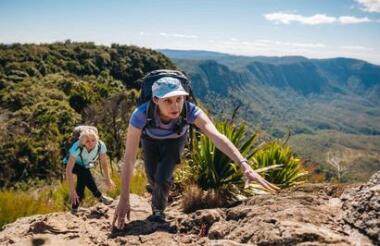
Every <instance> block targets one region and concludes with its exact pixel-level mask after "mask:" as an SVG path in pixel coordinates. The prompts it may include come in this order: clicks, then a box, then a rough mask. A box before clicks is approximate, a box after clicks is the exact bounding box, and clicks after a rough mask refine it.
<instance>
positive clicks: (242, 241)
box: [0, 172, 380, 245]
mask: <svg viewBox="0 0 380 246" xmlns="http://www.w3.org/2000/svg"><path fill="white" fill-rule="evenodd" d="M116 204H117V201H115V202H114V203H113V204H112V205H111V206H109V207H107V206H105V205H102V204H100V205H97V206H94V207H91V208H88V209H87V208H82V209H81V210H80V211H79V212H78V214H76V215H73V214H71V213H68V212H62V213H54V214H48V215H37V216H32V217H27V218H22V219H19V220H17V221H16V222H14V223H12V224H9V225H7V226H5V228H4V230H3V231H1V232H0V245H120V244H127V245H140V244H144V245H380V172H378V173H376V174H375V175H374V176H373V177H372V178H371V180H370V181H369V182H368V183H367V184H362V185H351V186H337V185H328V184H307V185H303V186H300V187H296V188H291V189H286V190H282V191H281V192H280V193H278V194H272V195H258V196H256V197H253V198H250V199H247V200H246V201H244V202H242V203H241V204H239V205H237V206H235V207H231V208H218V209H204V210H198V211H196V212H194V213H190V214H185V213H183V212H181V209H180V206H179V203H178V202H174V203H173V204H171V206H170V207H169V209H168V211H167V217H168V223H165V224H158V223H153V222H150V221H148V220H146V218H147V217H148V216H149V215H150V204H149V200H148V199H147V198H144V197H139V196H132V197H131V204H132V207H133V212H132V214H131V221H127V225H126V228H125V229H124V230H121V231H120V230H115V229H112V228H111V220H112V216H113V213H114V209H115V207H116Z"/></svg>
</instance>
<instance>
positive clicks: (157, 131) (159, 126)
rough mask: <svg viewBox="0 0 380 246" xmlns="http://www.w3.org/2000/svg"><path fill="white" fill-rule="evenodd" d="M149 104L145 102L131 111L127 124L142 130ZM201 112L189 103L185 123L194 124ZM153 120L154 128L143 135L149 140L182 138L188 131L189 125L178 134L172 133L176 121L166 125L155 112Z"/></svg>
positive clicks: (146, 129) (145, 131) (147, 129)
mask: <svg viewBox="0 0 380 246" xmlns="http://www.w3.org/2000/svg"><path fill="white" fill-rule="evenodd" d="M148 104H149V102H146V103H144V104H142V105H140V106H139V107H137V108H136V109H135V111H133V113H132V115H131V118H130V119H129V123H130V124H132V126H134V127H136V128H138V129H143V128H144V126H145V124H146V116H147V113H146V111H147V109H148ZM184 107H185V105H184ZM201 112H202V109H200V108H199V107H198V106H196V105H194V104H193V103H191V102H189V108H188V112H187V114H186V121H187V123H189V124H192V123H194V121H195V119H196V118H197V117H198V115H200V114H201ZM154 120H155V126H156V127H155V128H145V130H144V133H145V134H146V135H148V136H149V137H151V138H154V139H169V138H178V137H181V136H183V135H184V134H185V133H186V132H187V130H188V129H189V125H186V126H184V127H183V129H182V132H181V133H180V134H178V133H177V132H175V131H174V126H175V123H176V121H175V120H172V121H169V122H168V123H164V122H162V121H161V120H160V117H159V115H158V112H157V107H156V111H155V112H154Z"/></svg>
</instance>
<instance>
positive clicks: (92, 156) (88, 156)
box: [69, 140, 107, 168]
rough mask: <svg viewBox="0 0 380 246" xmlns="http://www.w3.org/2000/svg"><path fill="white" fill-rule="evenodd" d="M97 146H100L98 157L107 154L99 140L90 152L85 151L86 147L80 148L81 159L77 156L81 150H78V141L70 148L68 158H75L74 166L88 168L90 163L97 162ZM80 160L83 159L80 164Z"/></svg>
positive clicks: (104, 146)
mask: <svg viewBox="0 0 380 246" xmlns="http://www.w3.org/2000/svg"><path fill="white" fill-rule="evenodd" d="M99 144H100V151H99V155H101V154H105V153H106V152H107V147H106V145H105V144H104V143H103V142H102V141H100V140H99V141H98V142H97V143H96V145H95V147H94V148H93V149H92V150H91V151H90V152H88V151H87V149H86V147H82V158H81V157H80V155H79V154H80V149H81V148H79V140H78V141H76V142H75V143H74V144H73V145H72V146H71V148H70V150H69V152H70V156H74V157H75V163H76V164H78V165H81V166H84V167H86V168H90V167H91V164H92V162H93V161H94V160H97V158H98V157H99V156H97V154H98V148H99ZM82 159H83V163H82Z"/></svg>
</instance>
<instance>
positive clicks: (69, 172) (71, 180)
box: [66, 168, 74, 191]
mask: <svg viewBox="0 0 380 246" xmlns="http://www.w3.org/2000/svg"><path fill="white" fill-rule="evenodd" d="M66 179H67V183H69V189H70V191H73V190H74V178H73V172H72V169H69V168H66Z"/></svg>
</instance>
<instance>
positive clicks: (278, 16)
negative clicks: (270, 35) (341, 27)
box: [264, 12, 337, 25]
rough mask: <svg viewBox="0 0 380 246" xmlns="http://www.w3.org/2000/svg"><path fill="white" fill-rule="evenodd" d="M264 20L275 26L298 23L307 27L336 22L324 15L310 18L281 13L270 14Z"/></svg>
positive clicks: (333, 18)
mask: <svg viewBox="0 0 380 246" xmlns="http://www.w3.org/2000/svg"><path fill="white" fill-rule="evenodd" d="M264 17H265V19H267V20H269V21H273V22H275V23H277V24H279V23H281V24H290V23H292V22H299V23H302V24H308V25H318V24H327V23H334V22H336V21H337V20H336V18H335V17H330V16H327V15H324V14H316V15H313V16H310V17H305V16H302V15H296V14H287V13H283V12H277V13H270V14H265V15H264Z"/></svg>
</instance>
